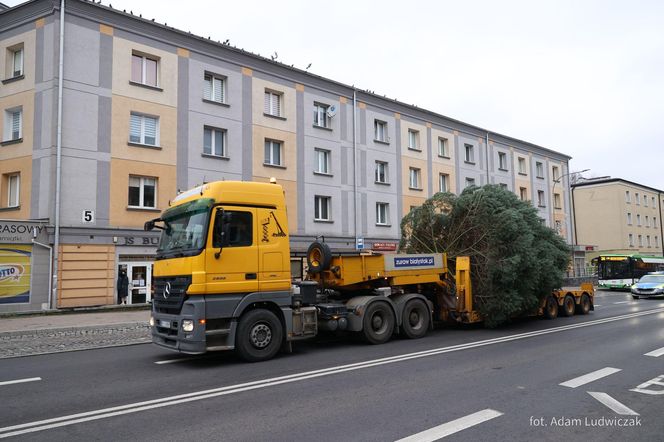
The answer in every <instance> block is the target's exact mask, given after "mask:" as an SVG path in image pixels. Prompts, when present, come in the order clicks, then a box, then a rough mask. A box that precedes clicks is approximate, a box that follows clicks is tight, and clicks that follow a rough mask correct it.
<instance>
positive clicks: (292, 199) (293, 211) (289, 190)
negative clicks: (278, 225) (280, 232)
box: [252, 175, 297, 234]
mask: <svg viewBox="0 0 664 442" xmlns="http://www.w3.org/2000/svg"><path fill="white" fill-rule="evenodd" d="M252 181H255V182H257V183H267V182H269V178H265V177H262V176H257V175H255V176H254V177H253V178H252ZM277 184H280V185H281V186H282V187H283V188H284V196H285V198H286V210H287V211H288V231H289V233H291V234H292V233H295V232H297V182H296V181H294V180H282V179H277Z"/></svg>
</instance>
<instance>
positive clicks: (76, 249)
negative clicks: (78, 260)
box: [62, 244, 114, 253]
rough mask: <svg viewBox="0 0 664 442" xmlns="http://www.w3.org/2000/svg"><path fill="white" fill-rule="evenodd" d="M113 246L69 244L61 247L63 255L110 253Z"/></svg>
mask: <svg viewBox="0 0 664 442" xmlns="http://www.w3.org/2000/svg"><path fill="white" fill-rule="evenodd" d="M113 249H114V246H98V245H85V244H81V245H78V244H70V245H63V246H62V251H63V252H64V253H69V252H73V253H111V252H113Z"/></svg>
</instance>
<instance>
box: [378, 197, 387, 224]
mask: <svg viewBox="0 0 664 442" xmlns="http://www.w3.org/2000/svg"><path fill="white" fill-rule="evenodd" d="M381 208H382V209H384V210H383V213H382V215H383V216H384V219H383V220H382V221H381ZM376 225H377V226H383V227H389V225H390V203H386V202H383V201H376Z"/></svg>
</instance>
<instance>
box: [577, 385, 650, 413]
mask: <svg viewBox="0 0 664 442" xmlns="http://www.w3.org/2000/svg"><path fill="white" fill-rule="evenodd" d="M588 394H589V395H591V396H592V397H594V398H595V399H597V400H598V401H600V402H601V403H602V404H604V405H606V406H607V407H609V408H610V409H611V410H613V411H614V412H615V413H618V414H623V415H624V414H626V415H631V416H638V415H639V413H637V412H636V411H634V410H632V409H631V408H629V407H628V406H627V405H625V404H623V403H621V402H618V401H617V400H615V399H613V398H612V397H611V396H609V395H608V394H606V393H598V392H594V391H589V392H588Z"/></svg>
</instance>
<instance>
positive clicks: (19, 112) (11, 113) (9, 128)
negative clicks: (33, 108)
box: [3, 107, 23, 141]
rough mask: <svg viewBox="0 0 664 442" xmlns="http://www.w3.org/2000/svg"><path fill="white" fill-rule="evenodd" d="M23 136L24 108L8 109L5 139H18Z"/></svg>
mask: <svg viewBox="0 0 664 442" xmlns="http://www.w3.org/2000/svg"><path fill="white" fill-rule="evenodd" d="M21 138H23V108H20V107H19V108H14V109H7V110H6V111H5V136H4V139H3V141H17V140H20V139H21Z"/></svg>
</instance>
